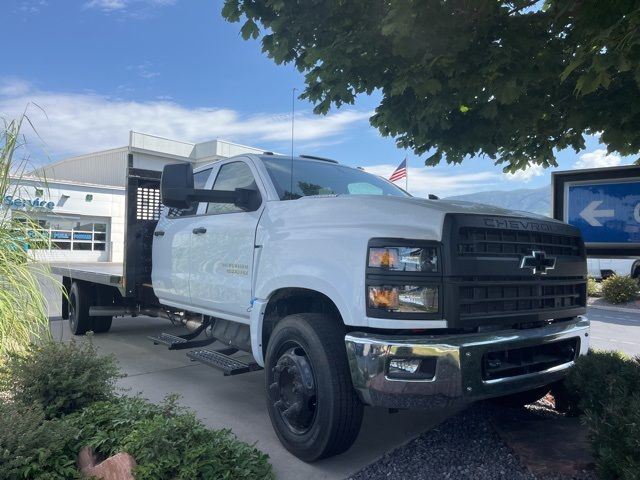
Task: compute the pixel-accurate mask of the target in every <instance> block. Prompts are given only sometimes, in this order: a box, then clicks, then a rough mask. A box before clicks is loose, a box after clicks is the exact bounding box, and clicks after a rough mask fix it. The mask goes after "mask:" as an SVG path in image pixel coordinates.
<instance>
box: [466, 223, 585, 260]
mask: <svg viewBox="0 0 640 480" xmlns="http://www.w3.org/2000/svg"><path fill="white" fill-rule="evenodd" d="M532 250H543V251H544V252H545V253H546V254H547V255H553V256H560V255H565V256H570V257H579V256H581V255H582V252H581V250H582V248H581V242H580V238H579V237H576V236H569V235H559V234H554V233H542V232H529V231H520V230H501V229H495V228H483V227H460V229H459V230H458V245H457V254H458V255H460V256H472V257H518V256H520V255H528V254H529V253H531V251H532Z"/></svg>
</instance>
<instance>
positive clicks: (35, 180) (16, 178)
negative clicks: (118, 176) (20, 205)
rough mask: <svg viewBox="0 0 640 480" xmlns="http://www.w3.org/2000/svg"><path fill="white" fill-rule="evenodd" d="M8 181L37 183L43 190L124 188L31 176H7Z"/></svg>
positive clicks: (121, 188)
mask: <svg viewBox="0 0 640 480" xmlns="http://www.w3.org/2000/svg"><path fill="white" fill-rule="evenodd" d="M9 179H10V180H13V181H15V182H16V183H19V182H25V181H26V182H30V183H37V184H39V186H41V187H43V188H46V187H48V186H50V185H69V186H73V187H89V188H99V189H103V190H119V191H124V190H125V187H122V186H118V185H101V184H97V183H86V182H75V181H73V180H56V179H47V178H41V177H35V176H32V175H22V176H17V175H9Z"/></svg>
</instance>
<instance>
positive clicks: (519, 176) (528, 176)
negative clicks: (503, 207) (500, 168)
mask: <svg viewBox="0 0 640 480" xmlns="http://www.w3.org/2000/svg"><path fill="white" fill-rule="evenodd" d="M544 173H545V170H544V167H543V166H542V165H537V164H534V165H529V166H528V167H527V168H526V169H525V170H518V171H517V172H515V173H506V174H505V178H506V179H507V180H510V181H515V182H524V183H528V182H530V181H531V180H533V179H534V178H535V177H541V176H542V175H544Z"/></svg>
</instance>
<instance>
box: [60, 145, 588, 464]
mask: <svg viewBox="0 0 640 480" xmlns="http://www.w3.org/2000/svg"><path fill="white" fill-rule="evenodd" d="M126 210H127V212H126V242H125V256H124V262H123V264H84V265H75V266H74V265H66V266H62V265H55V266H54V267H53V271H54V272H55V273H57V274H59V275H61V276H62V277H63V283H64V286H65V287H66V289H67V291H68V301H67V300H66V298H63V316H64V318H68V319H69V322H70V326H71V330H72V331H73V332H74V333H75V334H78V335H80V334H83V333H85V332H87V331H89V330H93V331H95V332H97V333H101V332H107V331H108V330H109V328H110V327H111V319H112V318H113V317H114V316H131V315H151V316H157V317H165V318H169V319H171V320H172V321H174V322H176V321H177V322H180V323H183V324H185V325H186V326H187V327H189V328H190V329H191V331H190V333H188V334H185V335H181V336H175V335H170V334H165V333H160V334H158V335H154V336H152V337H150V338H151V340H153V341H154V343H156V344H162V345H166V346H167V347H168V348H169V349H173V350H176V349H185V350H186V351H187V355H188V356H189V357H190V358H191V359H193V360H196V361H200V362H202V363H205V364H207V365H210V366H213V367H216V368H218V369H220V370H222V371H223V372H224V374H225V375H237V374H240V373H245V372H250V371H256V370H261V369H263V368H264V376H265V391H266V404H267V411H268V413H269V416H270V418H271V421H272V424H273V427H274V429H275V431H276V433H277V435H278V437H279V438H280V440H281V441H282V443H283V444H284V446H285V447H286V448H287V449H289V450H290V451H291V452H292V453H293V454H295V455H296V456H298V457H299V458H301V459H303V460H305V461H313V460H317V459H319V458H323V457H327V456H330V455H335V454H338V453H341V452H343V451H345V450H347V449H348V448H349V447H350V446H351V444H352V443H353V441H354V440H355V438H356V437H357V435H358V432H359V429H360V423H361V420H362V412H363V408H364V406H365V405H373V406H381V407H387V408H390V409H407V408H416V409H418V408H432V407H434V406H444V405H449V404H453V403H460V402H471V401H475V400H479V399H485V398H491V397H501V396H509V397H510V398H513V399H516V400H518V399H519V400H520V401H522V402H527V401H532V400H535V399H536V397H538V398H539V397H540V396H542V395H543V394H544V393H545V392H546V391H548V389H549V386H550V385H552V384H553V383H554V382H558V381H561V380H562V378H563V377H564V376H565V375H566V374H567V371H568V369H569V368H571V366H572V365H573V363H574V361H575V359H576V358H577V357H578V356H579V355H581V354H585V353H586V352H587V349H588V346H589V341H588V340H589V338H588V335H589V322H588V320H587V319H586V318H585V317H584V314H585V312H586V279H587V270H586V261H585V248H584V243H583V241H582V239H581V236H580V233H579V232H578V230H577V229H575V228H574V227H572V226H570V225H566V224H563V223H560V222H557V221H555V220H551V219H549V218H546V217H541V216H535V215H528V214H524V213H522V212H513V211H508V210H503V209H498V208H493V207H489V206H484V205H477V204H471V203H466V202H450V201H443V200H438V199H420V198H414V197H411V196H410V195H408V194H407V193H406V192H404V191H403V190H401V189H399V188H397V187H396V186H394V185H393V184H391V183H389V182H387V181H386V180H384V179H381V178H379V177H376V176H374V175H370V174H368V173H366V172H364V171H362V170H359V169H354V168H349V167H346V166H344V165H340V164H338V163H337V162H335V161H331V160H327V159H320V158H315V157H303V156H301V157H299V158H293V159H292V158H291V157H282V156H278V155H273V154H266V153H265V154H264V155H242V156H239V157H234V158H231V159H226V160H223V161H219V162H216V163H214V164H212V165H209V166H207V167H202V168H200V169H198V170H197V171H196V172H195V173H194V172H193V171H192V167H191V165H189V164H185V163H183V164H174V165H167V166H165V168H164V171H163V173H162V175H161V173H160V172H155V171H148V170H140V169H136V168H130V170H129V175H128V185H127V202H126ZM205 331H206V333H208V335H205V334H204V333H205ZM216 339H217V340H219V341H220V342H222V343H223V344H224V345H225V347H224V348H218V349H213V348H207V347H208V346H210V345H211V344H212V343H213V342H214V341H215V340H216ZM242 353H244V355H245V360H242V359H239V357H238V355H240V354H242ZM247 354H249V358H250V360H249V361H247V360H246V356H247Z"/></svg>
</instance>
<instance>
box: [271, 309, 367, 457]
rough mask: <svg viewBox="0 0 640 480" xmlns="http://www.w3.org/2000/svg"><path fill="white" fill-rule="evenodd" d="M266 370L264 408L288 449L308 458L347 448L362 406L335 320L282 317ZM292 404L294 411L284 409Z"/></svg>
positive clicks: (355, 433) (312, 316)
mask: <svg viewBox="0 0 640 480" xmlns="http://www.w3.org/2000/svg"><path fill="white" fill-rule="evenodd" d="M307 367H309V368H307ZM292 369H293V370H292ZM265 371H266V372H265V380H266V390H267V410H268V411H269V417H270V418H271V424H272V425H273V428H274V429H275V431H276V434H277V435H278V438H279V439H280V441H281V442H282V444H283V445H284V447H285V448H286V449H287V450H289V451H290V452H291V453H292V454H294V455H295V456H296V457H298V458H300V459H301V460H304V461H305V462H312V461H315V460H319V459H321V458H325V457H330V456H332V455H337V454H339V453H342V452H344V451H346V450H347V449H348V448H349V447H351V445H352V444H353V442H354V441H355V439H356V438H357V436H358V433H359V431H360V425H361V424H362V413H363V405H362V403H361V402H360V400H359V398H358V396H357V394H356V392H355V390H354V388H353V384H352V383H351V373H350V370H349V365H348V362H347V352H346V349H345V344H344V328H343V327H342V326H341V325H340V324H339V323H338V322H336V321H335V320H334V319H333V318H331V317H329V316H327V315H322V314H317V313H302V314H296V315H289V316H287V317H285V318H284V319H282V320H281V321H280V322H278V324H277V325H276V327H275V329H274V330H273V333H272V335H271V337H270V338H269V343H268V345H267V353H266V361H265ZM292 372H293V373H292ZM294 400H295V401H294ZM279 402H280V403H279ZM291 408H293V412H294V413H292V414H285V411H287V412H289V411H291Z"/></svg>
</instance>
